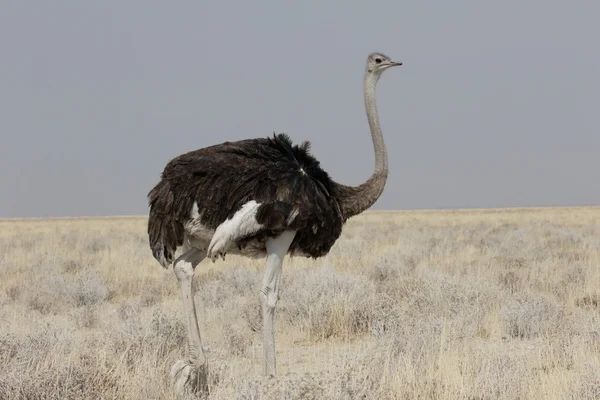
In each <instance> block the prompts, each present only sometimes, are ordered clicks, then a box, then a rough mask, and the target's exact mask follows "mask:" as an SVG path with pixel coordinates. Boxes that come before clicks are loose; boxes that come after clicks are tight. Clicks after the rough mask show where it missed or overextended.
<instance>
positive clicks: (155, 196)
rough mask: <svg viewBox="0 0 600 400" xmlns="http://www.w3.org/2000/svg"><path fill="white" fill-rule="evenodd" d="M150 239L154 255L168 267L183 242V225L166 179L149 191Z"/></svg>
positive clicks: (164, 266)
mask: <svg viewBox="0 0 600 400" xmlns="http://www.w3.org/2000/svg"><path fill="white" fill-rule="evenodd" d="M148 203H149V205H150V214H149V216H148V239H149V242H150V249H151V250H152V255H153V256H154V258H156V260H157V261H158V262H159V263H160V265H162V266H163V268H168V267H169V265H170V264H171V263H172V262H173V260H174V258H175V251H176V250H177V246H180V245H181V244H183V226H182V225H181V223H179V222H178V221H177V219H176V215H175V212H174V211H175V210H174V207H173V193H172V192H171V188H170V186H169V183H168V182H167V181H165V180H164V179H163V180H161V181H160V182H159V183H158V185H156V186H155V187H154V189H152V190H151V191H150V193H148Z"/></svg>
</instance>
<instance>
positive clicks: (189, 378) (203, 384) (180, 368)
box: [171, 249, 208, 397]
mask: <svg viewBox="0 0 600 400" xmlns="http://www.w3.org/2000/svg"><path fill="white" fill-rule="evenodd" d="M205 257H206V255H205V253H204V252H202V251H200V250H198V249H190V250H188V251H186V252H185V253H184V254H182V255H181V256H180V257H179V258H178V259H177V260H175V263H174V264H173V271H174V272H175V276H177V280H178V281H179V286H180V287H181V295H182V298H183V311H184V313H185V316H186V320H187V331H188V359H187V360H186V361H184V360H179V361H177V362H176V363H175V364H174V365H173V367H172V368H171V377H172V378H173V383H174V387H175V391H176V392H177V395H178V396H179V397H183V396H184V392H185V391H186V390H187V389H190V390H191V391H193V392H207V391H208V362H207V359H206V356H205V355H204V350H203V348H202V340H201V338H200V328H199V325H198V318H197V317H196V304H195V303H194V298H193V294H192V279H193V278H194V269H195V268H196V266H197V265H198V264H199V263H200V262H201V261H202V260H203V259H204V258H205Z"/></svg>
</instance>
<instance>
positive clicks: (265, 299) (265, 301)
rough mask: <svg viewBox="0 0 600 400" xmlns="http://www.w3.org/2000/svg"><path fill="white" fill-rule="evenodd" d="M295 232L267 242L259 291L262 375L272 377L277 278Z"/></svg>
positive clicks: (285, 233) (287, 232)
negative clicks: (263, 272) (265, 262)
mask: <svg viewBox="0 0 600 400" xmlns="http://www.w3.org/2000/svg"><path fill="white" fill-rule="evenodd" d="M294 236H296V232H294V231H285V232H283V233H282V234H281V235H279V236H278V237H275V238H271V239H269V240H268V241H267V265H266V268H265V275H264V277H263V281H262V286H261V289H260V302H261V305H262V318H263V374H264V375H271V376H274V375H275V373H276V365H275V329H274V326H273V322H274V319H275V318H274V317H275V306H276V305H277V296H278V294H279V278H280V277H281V267H282V265H283V258H284V257H285V254H286V253H287V251H288V249H289V248H290V245H291V244H292V240H294Z"/></svg>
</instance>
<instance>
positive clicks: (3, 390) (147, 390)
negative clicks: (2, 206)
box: [0, 208, 600, 400]
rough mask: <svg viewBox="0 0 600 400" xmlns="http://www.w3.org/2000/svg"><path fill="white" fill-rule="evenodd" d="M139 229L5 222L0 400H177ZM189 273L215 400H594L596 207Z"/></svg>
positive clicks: (478, 215)
mask: <svg viewBox="0 0 600 400" xmlns="http://www.w3.org/2000/svg"><path fill="white" fill-rule="evenodd" d="M145 222H146V221H145V218H141V217H140V218H97V219H56V220H4V221H0V399H2V400H4V399H172V398H173V394H172V391H171V387H170V380H169V376H168V371H169V369H170V366H171V365H172V364H173V362H175V360H177V359H179V358H182V356H183V354H184V352H185V343H186V332H185V326H184V324H183V315H182V311H181V307H180V297H179V290H178V286H177V282H176V279H175V277H174V275H173V274H172V271H166V270H163V269H162V268H161V267H160V266H159V264H158V263H157V262H156V261H154V260H153V259H152V258H151V255H150V251H149V249H148V245H147V237H146V234H145ZM262 268H263V263H262V262H260V261H251V260H246V259H242V258H236V257H233V256H232V257H230V256H228V258H227V260H226V261H224V262H223V261H219V262H217V263H211V262H209V261H208V262H207V261H205V262H204V263H202V264H201V265H200V266H199V267H198V269H197V278H196V282H195V290H196V300H197V303H198V304H199V305H201V307H200V310H201V311H199V319H200V321H201V325H202V333H203V339H204V341H205V345H206V346H207V347H208V348H209V351H210V353H209V357H210V362H211V393H210V396H209V398H210V399H246V400H250V399H335V400H343V399H472V400H475V399H534V400H535V399H571V398H572V399H585V398H600V208H570V209H569V208H563V209H518V210H487V211H482V210H479V211H477V210H475V211H423V212H369V213H366V214H364V215H362V216H359V217H356V218H355V219H353V220H351V221H349V223H348V224H347V226H346V229H345V231H344V235H343V237H342V238H341V239H340V240H339V241H338V243H336V245H335V246H334V248H333V249H332V251H331V253H330V255H329V256H328V257H325V258H323V259H319V260H308V259H300V258H296V259H288V260H287V261H286V264H285V265H284V278H283V284H282V289H281V294H280V301H279V304H278V311H277V317H276V326H277V346H278V347H277V355H278V362H279V366H278V367H279V368H278V369H279V374H280V375H279V376H278V377H277V378H275V379H270V380H266V379H262V378H261V377H260V372H261V364H260V356H261V351H262V350H261V345H260V333H259V330H260V318H259V314H258V311H259V306H258V305H259V302H258V283H259V282H260V278H261V271H262Z"/></svg>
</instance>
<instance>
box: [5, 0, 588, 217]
mask: <svg viewBox="0 0 600 400" xmlns="http://www.w3.org/2000/svg"><path fill="white" fill-rule="evenodd" d="M290 4H291V2H282V1H251V2H241V1H239V2H235V5H234V2H224V1H219V2H217V1H206V0H205V1H179V2H166V1H160V2H159V1H146V0H145V1H141V0H140V1H94V2H93V1H86V2H84V1H80V0H78V1H74V0H73V1H60V0H57V1H52V2H50V1H37V2H33V1H30V2H22V1H4V2H2V4H1V5H0V51H1V55H0V110H1V111H0V134H1V147H0V187H1V188H2V194H1V195H0V217H28V216H39V217H43V216H80V215H90V216H91V215H116V214H144V213H146V212H147V201H146V194H147V193H148V191H149V190H150V189H151V188H152V186H154V184H156V182H157V181H158V179H159V176H160V173H161V172H162V169H163V168H164V166H165V164H166V162H167V161H169V159H171V158H173V157H175V156H177V155H179V154H181V153H183V152H186V151H189V150H193V149H197V148H201V147H204V146H208V145H212V144H216V143H220V142H223V141H226V140H237V139H243V138H249V137H261V136H267V135H270V134H272V132H273V131H277V132H286V133H288V134H289V135H290V136H291V137H292V138H293V139H294V141H296V142H300V141H303V140H310V141H311V142H312V144H313V146H312V148H313V153H314V154H315V155H316V156H317V157H318V158H319V159H320V160H321V164H322V166H323V167H324V168H325V169H326V170H328V171H329V173H330V174H331V175H332V177H333V178H334V179H335V180H337V181H338V182H342V183H346V184H358V183H360V182H362V181H363V180H365V179H366V178H367V177H368V176H369V174H370V173H371V170H372V168H373V165H374V161H373V152H372V145H371V139H370V135H369V132H368V124H367V120H366V117H365V113H364V105H363V97H362V96H363V95H362V78H363V72H364V65H365V60H366V56H367V55H368V53H370V52H372V51H381V52H384V53H386V54H388V55H389V56H391V57H392V58H394V59H397V60H399V61H402V62H404V66H402V67H400V68H397V69H392V70H389V71H387V72H386V73H385V74H384V76H383V78H382V79H381V80H380V82H379V86H378V92H377V93H378V97H377V102H378V106H379V114H380V117H381V121H382V127H383V132H384V136H385V140H386V144H387V146H388V153H389V157H390V175H389V180H388V185H387V187H386V190H385V192H384V194H383V196H382V197H381V198H380V200H379V201H378V203H377V204H376V206H375V208H385V209H415V208H456V207H460V208H464V207H509V206H531V205H535V206H551V205H600V157H599V152H600V51H599V45H598V40H599V38H600V24H599V23H598V16H599V15H600V3H599V2H597V1H577V2H565V1H554V0H544V1H541V0H536V1H532V0H529V1H514V0H509V1H496V2H482V1H452V2H450V1H445V2H441V1H439V2H423V1H420V2H417V1H413V2H399V1H386V2H383V1H380V2H365V1H347V0H346V1H341V0H338V1H304V2H296V3H294V4H295V5H290ZM367 4H369V5H367Z"/></svg>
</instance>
